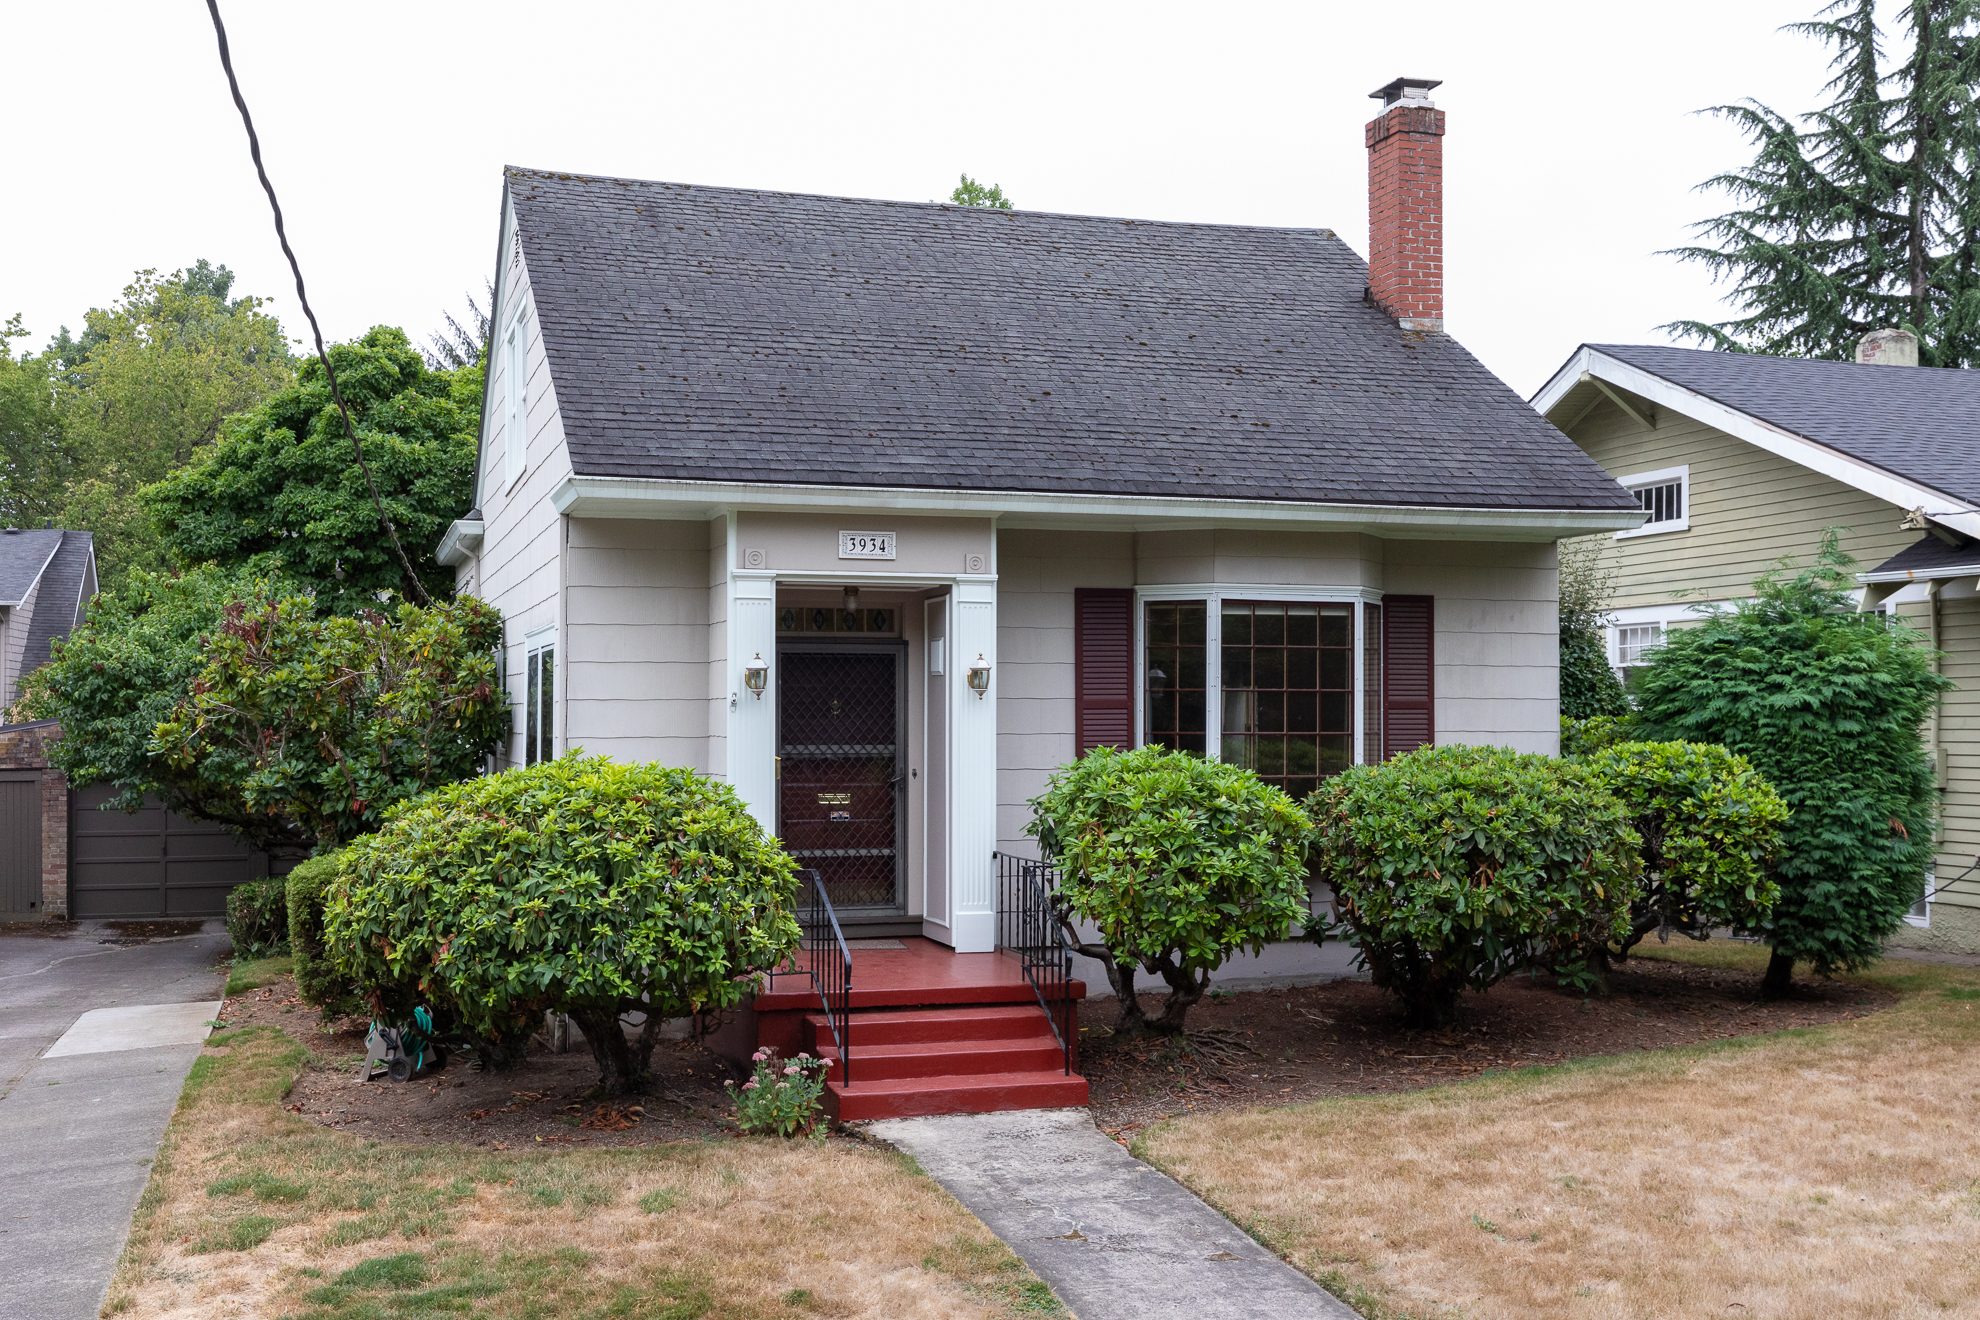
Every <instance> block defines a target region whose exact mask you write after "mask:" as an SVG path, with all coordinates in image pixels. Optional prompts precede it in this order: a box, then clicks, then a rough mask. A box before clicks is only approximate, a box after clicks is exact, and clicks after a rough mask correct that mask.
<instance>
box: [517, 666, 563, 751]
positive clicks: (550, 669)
mask: <svg viewBox="0 0 1980 1320" xmlns="http://www.w3.org/2000/svg"><path fill="white" fill-rule="evenodd" d="M523 647H524V656H525V659H524V661H523V718H522V725H523V754H522V763H523V764H524V765H535V764H536V763H537V762H538V761H550V760H554V759H555V758H556V755H557V753H556V751H555V750H554V748H555V746H556V739H557V715H556V711H557V644H556V635H555V634H554V633H545V634H532V635H531V636H530V637H529V638H528V639H526V640H525V641H524V643H523Z"/></svg>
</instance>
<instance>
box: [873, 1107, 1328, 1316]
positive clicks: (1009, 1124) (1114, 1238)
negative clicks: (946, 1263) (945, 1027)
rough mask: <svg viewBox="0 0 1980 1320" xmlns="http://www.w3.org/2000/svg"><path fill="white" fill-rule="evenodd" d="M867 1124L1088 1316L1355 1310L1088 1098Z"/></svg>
mask: <svg viewBox="0 0 1980 1320" xmlns="http://www.w3.org/2000/svg"><path fill="white" fill-rule="evenodd" d="M867 1131H868V1133H869V1134H871V1135H872V1136H873V1137H875V1138H878V1139H879V1140H882V1141H885V1142H887V1143H888V1144H890V1145H893V1146H895V1147H898V1148H899V1149H901V1150H904V1151H906V1152H907V1153H908V1154H910V1155H912V1156H914V1158H915V1159H916V1160H917V1161H919V1162H920V1164H921V1167H922V1168H923V1169H925V1170H926V1171H927V1172H928V1174H929V1175H930V1176H931V1177H933V1178H934V1179H935V1180H936V1181H937V1182H939V1183H941V1184H942V1185H943V1186H944V1187H946V1188H948V1189H949V1191H950V1192H952V1193H953V1194H954V1195H955V1197H956V1199H957V1200H959V1201H961V1202H962V1203H963V1204H964V1205H966V1206H968V1207H969V1209H970V1210H971V1211H972V1212H973V1213H974V1214H975V1215H976V1217H977V1218H978V1219H981V1220H982V1221H983V1222H984V1223H985V1224H988V1225H989V1226H990V1230H991V1232H993V1233H995V1234H996V1235H997V1236H998V1237H1000V1238H1002V1239H1003V1240H1004V1241H1005V1242H1007V1243H1009V1244H1010V1246H1011V1249H1012V1250H1013V1251H1015V1252H1017V1254H1018V1255H1020V1256H1022V1257H1024V1262H1025V1264H1027V1265H1029V1266H1031V1268H1032V1269H1033V1270H1035V1271H1037V1272H1038V1275H1039V1277H1041V1278H1043V1279H1044V1280H1045V1281H1046V1282H1047V1283H1049V1284H1051V1285H1052V1288H1053V1290H1054V1291H1055V1292H1057V1293H1058V1294H1059V1296H1060V1298H1061V1299H1063V1300H1064V1302H1065V1303H1066V1305H1067V1306H1069V1307H1071V1308H1072V1311H1073V1314H1074V1315H1076V1316H1078V1317H1079V1320H1163V1318H1164V1317H1170V1316H1175V1317H1188V1318H1189V1320H1258V1318H1259V1317H1265V1316H1270V1317H1272V1320H1354V1317H1355V1312H1354V1311H1353V1310H1351V1309H1350V1308H1349V1307H1347V1306H1346V1305H1344V1304H1343V1303H1342V1302H1340V1301H1339V1300H1337V1299H1336V1298H1335V1297H1334V1296H1333V1295H1332V1294H1331V1293H1329V1292H1327V1291H1326V1290H1325V1289H1324V1288H1322V1287H1320V1285H1319V1284H1317V1283H1315V1282H1313V1281H1312V1280H1311V1279H1309V1278H1307V1277H1306V1276H1305V1275H1303V1274H1301V1273H1300V1272H1299V1271H1297V1270H1295V1269H1294V1268H1293V1267H1292V1266H1290V1265H1288V1264H1286V1263H1285V1262H1284V1261H1281V1260H1280V1259H1279V1258H1278V1257H1277V1256H1274V1255H1273V1254H1272V1253H1271V1252H1269V1251H1267V1250H1265V1248H1263V1247H1261V1246H1259V1245H1258V1244H1257V1243H1256V1242H1254V1241H1252V1240H1251V1238H1249V1237H1247V1236H1246V1235H1245V1233H1244V1231H1243V1230H1242V1229H1240V1228H1238V1227H1237V1226H1236V1225H1235V1224H1233V1223H1231V1221H1230V1220H1228V1219H1226V1218H1224V1217H1223V1216H1222V1215H1220V1214H1218V1213H1217V1212H1216V1211H1215V1210H1212V1209H1211V1208H1210V1207H1209V1206H1207V1205H1205V1204H1204V1203H1203V1202H1202V1201H1200V1200H1198V1199H1197V1198H1196V1196H1194V1195H1193V1194H1192V1193H1190V1192H1188V1191H1185V1190H1184V1189H1183V1188H1182V1187H1181V1186H1180V1185H1179V1184H1177V1183H1176V1182H1175V1181H1173V1180H1172V1179H1170V1178H1169V1177H1168V1176H1166V1175H1165V1174H1161V1173H1158V1172H1156V1171H1155V1170H1154V1169H1151V1168H1150V1167H1148V1166H1147V1165H1146V1164H1143V1163H1142V1162H1141V1161H1140V1160H1137V1159H1135V1158H1134V1157H1133V1156H1132V1155H1129V1154H1128V1153H1127V1152H1126V1151H1125V1150H1123V1149H1122V1148H1121V1147H1120V1146H1119V1145H1118V1144H1117V1143H1116V1142H1114V1141H1113V1140H1112V1139H1110V1138H1109V1137H1108V1136H1107V1135H1106V1134H1105V1133H1103V1132H1101V1131H1100V1130H1099V1129H1097V1128H1095V1127H1094V1126H1093V1119H1092V1117H1091V1116H1090V1115H1089V1114H1088V1113H1087V1111H1086V1110H1084V1109H1031V1110H1023V1111H1020V1112H1017V1113H1008V1114H947V1115H942V1116H939V1117H935V1118H893V1119H885V1120H883V1121H880V1122H877V1123H874V1124H872V1125H870V1126H869V1127H868V1128H867Z"/></svg>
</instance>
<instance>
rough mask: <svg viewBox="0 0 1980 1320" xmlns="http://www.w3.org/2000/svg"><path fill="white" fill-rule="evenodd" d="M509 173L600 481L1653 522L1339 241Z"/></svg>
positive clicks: (1324, 236)
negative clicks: (1418, 509) (1581, 514)
mask: <svg viewBox="0 0 1980 1320" xmlns="http://www.w3.org/2000/svg"><path fill="white" fill-rule="evenodd" d="M508 178H509V189H510V193H511V196H512V197H513V200H514V205H515V211H516V216H517V219H518V222H519V226H520V235H521V239H520V242H521V247H522V251H523V254H524V257H525V259H526V260H527V262H528V268H529V278H530V285H531V289H532V292H533V297H534V300H535V306H536V315H537V318H538V322H539V324H540V325H541V327H542V336H543V340H544V348H545V351H546V353H547V356H548V360H549V363H550V370H551V377H552V381H553V384H554V388H555V390H556V395H557V402H558V405H559V409H560V412H561V415H562V420H563V426H564V432H565V436H566V439H567V442H568V445H569V448H570V457H571V462H572V465H573V468H574V471H575V472H576V473H577V474H579V475H580V476H597V477H615V478H656V479H664V480H669V481H716V482H753V483H805V484H823V485H845V486H888V487H910V488H925V489H933V490H944V489H947V490H992V491H1050V492H1074V493H1090V494H1105V495H1161V496H1170V497H1175V496H1184V497H1189V498H1198V497H1201V498H1215V499H1260V500H1264V499H1270V500H1293V501H1315V502H1330V503H1332V502H1339V503H1357V504H1359V503H1366V504H1383V505H1393V504H1403V505H1426V506H1441V507H1450V508H1486V509H1563V510H1605V511H1618V510H1628V511H1634V510H1635V509H1636V507H1637V506H1636V504H1635V502H1634V501H1633V499H1632V498H1631V497H1630V496H1628V495H1627V494H1626V493H1625V492H1624V491H1622V490H1621V489H1620V488H1619V487H1618V486H1617V485H1616V484H1615V483H1614V482H1613V481H1611V480H1610V479H1609V477H1608V476H1607V475H1606V474H1605V473H1604V472H1603V471H1602V470H1601V469H1600V467H1598V466H1597V465H1596V464H1595V463H1594V462H1593V461H1592V460H1590V459H1589V458H1588V457H1587V456H1586V455H1584V454H1583V453H1582V452H1581V451H1580V450H1579V449H1577V448H1576V447H1575V446H1574V445H1573V444H1572V443H1571V442H1570V441H1568V440H1567V439H1566V437H1564V436H1563V435H1561V433H1560V432H1559V431H1558V430H1556V429H1555V428H1554V427H1553V426H1551V425H1550V424H1548V423H1547V422H1546V421H1545V420H1544V419H1543V418H1541V417H1539V416H1537V415H1536V414H1535V413H1534V412H1533V411H1532V410H1531V409H1530V408H1528V407H1527V406H1526V405H1525V403H1524V402H1523V401H1522V400H1521V399H1520V398H1519V397H1518V396H1517V395H1516V394H1515V393H1513V391H1512V390H1511V389H1509V388H1508V387H1507V386H1506V385H1505V384H1504V383H1502V382H1501V381H1500V380H1498V378H1496V377H1495V376H1493V375H1492V373H1491V372H1489V371H1487V370H1486V369H1485V367H1484V366H1483V365H1482V364H1480V363H1479V361H1478V360H1477V359H1476V358H1474V357H1472V356H1471V354H1470V353H1468V352H1466V351H1465V350H1464V348H1463V347H1462V346H1460V345H1459V344H1458V343H1457V342H1456V341H1454V340H1452V339H1449V338H1447V337H1444V336H1442V335H1436V334H1427V335H1414V334H1405V333H1403V332H1402V331H1401V330H1400V329H1399V328H1398V326H1397V325H1396V323H1395V322H1394V321H1393V320H1391V319H1390V318H1389V317H1388V316H1387V315H1385V314H1384V313H1383V312H1381V311H1380V310H1378V309H1377V308H1375V307H1372V306H1369V305H1366V304H1365V303H1364V302H1363V297H1362V295H1363V291H1364V289H1365V287H1366V286H1367V282H1368V278H1367V275H1368V272H1367V266H1366V264H1365V263H1364V262H1363V261H1362V260H1361V258H1360V257H1358V256H1356V255H1355V254H1354V252H1353V251H1351V250H1350V249H1349V248H1348V246H1347V245H1346V244H1345V243H1343V242H1342V241H1341V240H1340V239H1339V238H1338V237H1336V236H1335V235H1334V234H1333V233H1332V232H1331V231H1329V230H1325V229H1268V228H1260V227H1254V226H1239V225H1209V224H1166V223H1151V222H1147V221H1138V220H1121V219H1107V218H1101V217H1095V216H1075V215H1057V214H1049V213H1044V212H1035V211H993V210H981V209H975V208H968V207H956V206H948V205H934V204H928V205H923V204H916V203H905V202H886V201H870V200H864V199H857V198H844V197H819V196H808V195H803V194H795V193H783V192H768V191H759V190H751V189H735V188H707V187H699V186H690V185H686V184H676V183H654V182H646V181H641V180H633V179H611V178H595V177H586V176H578V175H571V174H554V173H544V172H539V171H533V170H520V169H511V170H510V171H509V172H508Z"/></svg>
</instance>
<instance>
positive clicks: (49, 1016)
mask: <svg viewBox="0 0 1980 1320" xmlns="http://www.w3.org/2000/svg"><path fill="white" fill-rule="evenodd" d="M110 935H111V932H109V931H108V930H106V929H103V928H102V927H100V926H97V925H94V924H84V925H83V926H81V927H80V928H78V929H77V930H76V931H75V932H74V933H73V934H70V935H68V936H66V937H62V938H48V937H45V936H33V935H5V934H0V1151H4V1152H5V1155H4V1168H5V1170H6V1176H5V1177H4V1178H0V1316H36V1317H46V1320H69V1318H70V1317H75V1320H87V1318H88V1317H93V1316H95V1315H96V1313H97V1309H98V1307H100V1306H101V1305H102V1303H103V1294H104V1290H105V1289H106V1288H107V1287H108V1286H109V1282H110V1274H111V1271H112V1270H114V1269H115V1268H116V1264H117V1256H118V1253H120V1252H121V1251H122V1250H123V1246H124V1237H125V1234H126V1233H127V1232H128V1231H129V1229H130V1222H131V1212H132V1211H133V1210H135V1209H136V1208H137V1199H138V1194H139V1193H140V1192H141V1191H143V1189H144V1181H145V1178H146V1177H147V1176H148V1174H149V1170H150V1166H151V1159H152V1157H153V1156H154V1155H155V1154H156V1153H157V1151H158V1141H159V1138H160V1137H161V1136H162V1135H163V1134H164V1131H165V1121H166V1120H167V1119H168V1118H170V1117H171V1114H172V1106H173V1104H174V1103H175V1102H176V1101H177V1100H178V1096H179V1090H180V1088H181V1087H182V1086H183V1085H184V1084H185V1080H186V1073H187V1071H188V1070H190V1069H191V1067H192V1062H193V1060H194V1059H195V1058H197V1057H199V1050H200V1046H199V1043H198V1042H199V1039H200V1038H201V1037H202V1036H203V1035H204V1034H205V1028H204V1022H205V1021H206V1020H207V1019H209V1018H211V1017H212V1016H213V1013H214V1012H215V1011H216V1010H217V1009H218V1007H219V999H220V992H221V989H222V987H223V985H224V980H223V978H222V977H221V976H220V974H219V973H217V972H215V971H214V970H213V966H214V963H215V961H216V959H218V958H219V956H220V955H221V954H222V953H224V952H226V950H227V948H228V942H227V935H226V932H225V930H224V929H222V928H221V924H220V923H219V922H217V921H214V922H208V923H207V926H206V929H205V930H203V931H202V932H201V933H199V934H197V935H188V936H181V937H178V938H174V939H167V940H155V941H152V942H151V943H148V944H136V945H124V946H120V945H115V944H107V943H104V942H103V941H104V940H105V939H107V938H109V937H110Z"/></svg>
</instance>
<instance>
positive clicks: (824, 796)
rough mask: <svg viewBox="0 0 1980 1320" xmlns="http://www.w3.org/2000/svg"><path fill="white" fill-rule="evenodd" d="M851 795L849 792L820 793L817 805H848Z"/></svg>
mask: <svg viewBox="0 0 1980 1320" xmlns="http://www.w3.org/2000/svg"><path fill="white" fill-rule="evenodd" d="M852 800H853V795H852V794H850V793H820V794H819V795H818V805H819V806H821V807H850V806H851V805H852Z"/></svg>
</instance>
